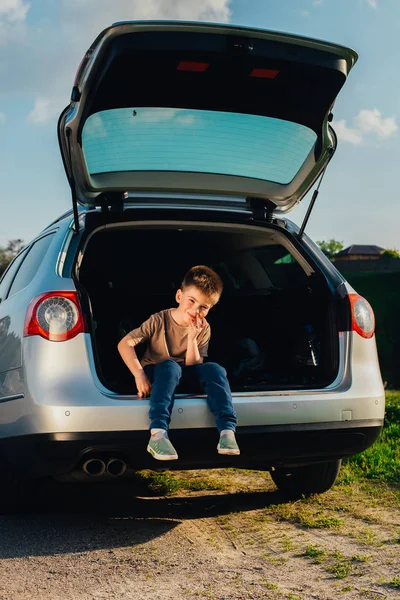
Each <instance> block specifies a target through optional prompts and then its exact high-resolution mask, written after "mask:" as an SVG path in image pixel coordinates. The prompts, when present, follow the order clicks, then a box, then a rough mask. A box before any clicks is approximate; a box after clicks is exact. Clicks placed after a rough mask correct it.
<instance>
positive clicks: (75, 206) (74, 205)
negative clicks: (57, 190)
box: [65, 127, 79, 234]
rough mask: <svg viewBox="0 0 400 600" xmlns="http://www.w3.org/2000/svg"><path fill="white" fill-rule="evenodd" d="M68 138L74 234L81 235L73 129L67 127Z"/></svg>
mask: <svg viewBox="0 0 400 600" xmlns="http://www.w3.org/2000/svg"><path fill="white" fill-rule="evenodd" d="M65 133H66V136H67V143H68V158H69V169H70V176H69V185H70V186H71V196H72V209H73V211H74V227H75V229H74V233H75V234H77V233H79V215H78V200H77V197H76V184H75V177H74V172H73V170H72V152H71V133H72V131H71V129H70V128H69V127H67V129H66V132H65Z"/></svg>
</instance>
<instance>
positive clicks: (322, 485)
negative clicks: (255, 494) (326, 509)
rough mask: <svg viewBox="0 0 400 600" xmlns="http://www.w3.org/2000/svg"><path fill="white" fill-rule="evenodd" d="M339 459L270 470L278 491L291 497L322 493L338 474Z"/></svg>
mask: <svg viewBox="0 0 400 600" xmlns="http://www.w3.org/2000/svg"><path fill="white" fill-rule="evenodd" d="M341 463H342V461H341V460H329V461H326V462H322V463H314V464H310V465H304V466H301V467H276V468H275V469H273V470H271V471H270V474H271V477H272V480H273V482H274V483H275V485H276V486H277V488H278V489H279V491H281V492H283V493H284V494H287V495H290V496H291V497H301V496H310V495H311V494H322V493H323V492H326V491H327V490H329V489H330V488H331V487H332V486H333V484H334V483H335V481H336V479H337V476H338V475H339V471H340V465H341Z"/></svg>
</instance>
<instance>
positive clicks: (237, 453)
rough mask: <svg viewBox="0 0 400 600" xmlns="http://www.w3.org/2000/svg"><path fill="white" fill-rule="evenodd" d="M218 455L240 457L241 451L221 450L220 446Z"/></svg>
mask: <svg viewBox="0 0 400 600" xmlns="http://www.w3.org/2000/svg"><path fill="white" fill-rule="evenodd" d="M217 450H218V454H225V455H228V456H239V454H240V450H239V448H238V449H237V450H232V449H231V448H220V446H219V444H218V446H217Z"/></svg>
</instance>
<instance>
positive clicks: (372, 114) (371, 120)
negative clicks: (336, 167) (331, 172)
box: [334, 108, 398, 145]
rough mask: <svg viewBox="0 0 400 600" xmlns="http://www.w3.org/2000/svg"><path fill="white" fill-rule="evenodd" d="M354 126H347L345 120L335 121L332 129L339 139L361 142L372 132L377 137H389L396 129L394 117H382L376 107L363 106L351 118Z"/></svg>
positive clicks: (353, 142) (351, 142) (354, 142)
mask: <svg viewBox="0 0 400 600" xmlns="http://www.w3.org/2000/svg"><path fill="white" fill-rule="evenodd" d="M353 123H354V127H348V126H347V122H346V121H345V120H340V121H335V123H334V129H335V131H336V133H337V135H338V138H339V140H340V141H344V142H349V143H350V144H357V145H358V144H361V142H363V141H364V138H365V135H368V134H372V135H375V136H376V137H378V138H379V139H385V138H389V137H390V136H391V135H394V134H395V133H396V131H397V129H398V125H397V123H396V117H394V116H393V117H386V118H383V117H382V113H381V111H380V110H379V109H378V108H373V109H371V110H368V109H366V108H363V109H362V110H360V112H359V113H358V115H357V116H356V117H354V119H353Z"/></svg>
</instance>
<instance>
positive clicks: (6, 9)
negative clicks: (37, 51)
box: [0, 0, 29, 46]
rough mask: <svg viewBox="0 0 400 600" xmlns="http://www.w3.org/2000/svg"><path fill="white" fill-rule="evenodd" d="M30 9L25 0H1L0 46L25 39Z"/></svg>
mask: <svg viewBox="0 0 400 600" xmlns="http://www.w3.org/2000/svg"><path fill="white" fill-rule="evenodd" d="M28 10H29V4H25V3H24V0H0V46H5V45H7V44H8V43H10V42H12V41H20V40H21V39H23V37H24V35H25V19H26V15H27V13H28Z"/></svg>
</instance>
